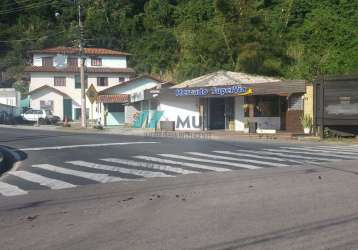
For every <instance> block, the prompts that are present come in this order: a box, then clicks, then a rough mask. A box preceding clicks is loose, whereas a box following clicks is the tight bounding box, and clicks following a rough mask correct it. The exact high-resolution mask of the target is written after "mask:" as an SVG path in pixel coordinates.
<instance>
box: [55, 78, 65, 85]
mask: <svg viewBox="0 0 358 250" xmlns="http://www.w3.org/2000/svg"><path fill="white" fill-rule="evenodd" d="M54 86H66V77H64V76H55V77H54Z"/></svg>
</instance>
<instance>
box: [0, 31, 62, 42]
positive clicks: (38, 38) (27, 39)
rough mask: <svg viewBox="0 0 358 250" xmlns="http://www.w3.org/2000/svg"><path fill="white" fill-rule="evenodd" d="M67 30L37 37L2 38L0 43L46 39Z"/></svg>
mask: <svg viewBox="0 0 358 250" xmlns="http://www.w3.org/2000/svg"><path fill="white" fill-rule="evenodd" d="M65 32H66V31H65V30H64V31H60V32H57V33H56V34H51V35H45V36H42V37H37V38H24V39H14V40H0V43H12V42H26V41H34V40H40V39H45V38H48V37H53V36H57V35H59V34H63V33H65Z"/></svg>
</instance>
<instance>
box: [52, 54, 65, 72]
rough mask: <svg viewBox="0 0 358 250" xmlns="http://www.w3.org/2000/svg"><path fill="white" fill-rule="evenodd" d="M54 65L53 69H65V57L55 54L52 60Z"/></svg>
mask: <svg viewBox="0 0 358 250" xmlns="http://www.w3.org/2000/svg"><path fill="white" fill-rule="evenodd" d="M53 61H54V64H55V67H56V68H58V69H63V68H66V67H67V63H66V56H65V55H62V54H57V55H56V56H55V57H54V59H53Z"/></svg>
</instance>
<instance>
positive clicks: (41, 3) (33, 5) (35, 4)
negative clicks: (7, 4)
mask: <svg viewBox="0 0 358 250" xmlns="http://www.w3.org/2000/svg"><path fill="white" fill-rule="evenodd" d="M48 4H51V0H45V1H44V2H37V3H32V4H29V5H26V6H22V7H17V8H13V9H9V10H4V11H0V15H3V14H11V13H16V12H20V11H23V10H30V9H35V8H39V7H44V6H46V5H48Z"/></svg>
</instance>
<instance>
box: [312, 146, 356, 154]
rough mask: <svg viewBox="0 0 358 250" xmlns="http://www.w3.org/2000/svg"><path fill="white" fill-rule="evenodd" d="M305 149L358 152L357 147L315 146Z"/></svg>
mask: <svg viewBox="0 0 358 250" xmlns="http://www.w3.org/2000/svg"><path fill="white" fill-rule="evenodd" d="M307 148H315V149H324V150H330V151H342V152H353V153H354V152H358V147H343V146H341V147H333V146H331V147H328V146H316V147H307Z"/></svg>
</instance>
